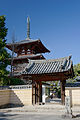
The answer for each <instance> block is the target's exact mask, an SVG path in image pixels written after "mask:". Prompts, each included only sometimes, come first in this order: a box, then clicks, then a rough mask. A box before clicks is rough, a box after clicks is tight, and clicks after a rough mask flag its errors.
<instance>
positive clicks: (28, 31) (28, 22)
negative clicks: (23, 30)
mask: <svg viewBox="0 0 80 120" xmlns="http://www.w3.org/2000/svg"><path fill="white" fill-rule="evenodd" d="M27 38H28V39H30V18H29V16H28V17H27Z"/></svg>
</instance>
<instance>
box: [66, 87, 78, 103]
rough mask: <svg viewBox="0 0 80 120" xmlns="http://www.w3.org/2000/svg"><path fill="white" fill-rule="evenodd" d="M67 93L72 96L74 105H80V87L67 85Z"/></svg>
mask: <svg viewBox="0 0 80 120" xmlns="http://www.w3.org/2000/svg"><path fill="white" fill-rule="evenodd" d="M65 95H66V96H70V98H71V102H72V105H80V87H66V88H65Z"/></svg>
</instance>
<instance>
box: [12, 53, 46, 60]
mask: <svg viewBox="0 0 80 120" xmlns="http://www.w3.org/2000/svg"><path fill="white" fill-rule="evenodd" d="M37 57H41V58H42V59H45V57H44V56H43V55H42V54H32V55H22V56H18V57H14V58H13V60H19V59H21V60H22V59H32V58H35V59H36V58H37ZM10 59H11V58H10Z"/></svg>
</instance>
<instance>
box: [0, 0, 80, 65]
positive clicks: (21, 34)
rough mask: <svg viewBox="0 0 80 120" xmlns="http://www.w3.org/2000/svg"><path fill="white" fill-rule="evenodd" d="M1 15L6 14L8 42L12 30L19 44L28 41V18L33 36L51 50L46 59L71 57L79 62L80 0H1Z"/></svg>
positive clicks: (74, 61) (75, 61)
mask: <svg viewBox="0 0 80 120" xmlns="http://www.w3.org/2000/svg"><path fill="white" fill-rule="evenodd" d="M0 15H6V27H8V35H7V42H11V39H12V33H13V31H15V36H16V41H20V40H24V39H25V38H26V36H27V35H26V31H27V16H29V17H30V27H31V28H30V30H31V31H30V37H31V38H32V39H38V38H40V40H41V41H42V42H43V44H44V45H45V46H46V47H47V48H48V49H49V50H50V51H51V53H47V54H45V57H46V58H47V59H55V58H60V57H65V56H69V55H72V60H73V64H77V63H80V0H0Z"/></svg>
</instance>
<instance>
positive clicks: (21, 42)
mask: <svg viewBox="0 0 80 120" xmlns="http://www.w3.org/2000/svg"><path fill="white" fill-rule="evenodd" d="M36 41H39V40H32V39H27V40H21V41H19V42H15V43H14V45H20V44H25V43H32V42H36ZM12 44H13V43H8V44H7V45H12Z"/></svg>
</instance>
